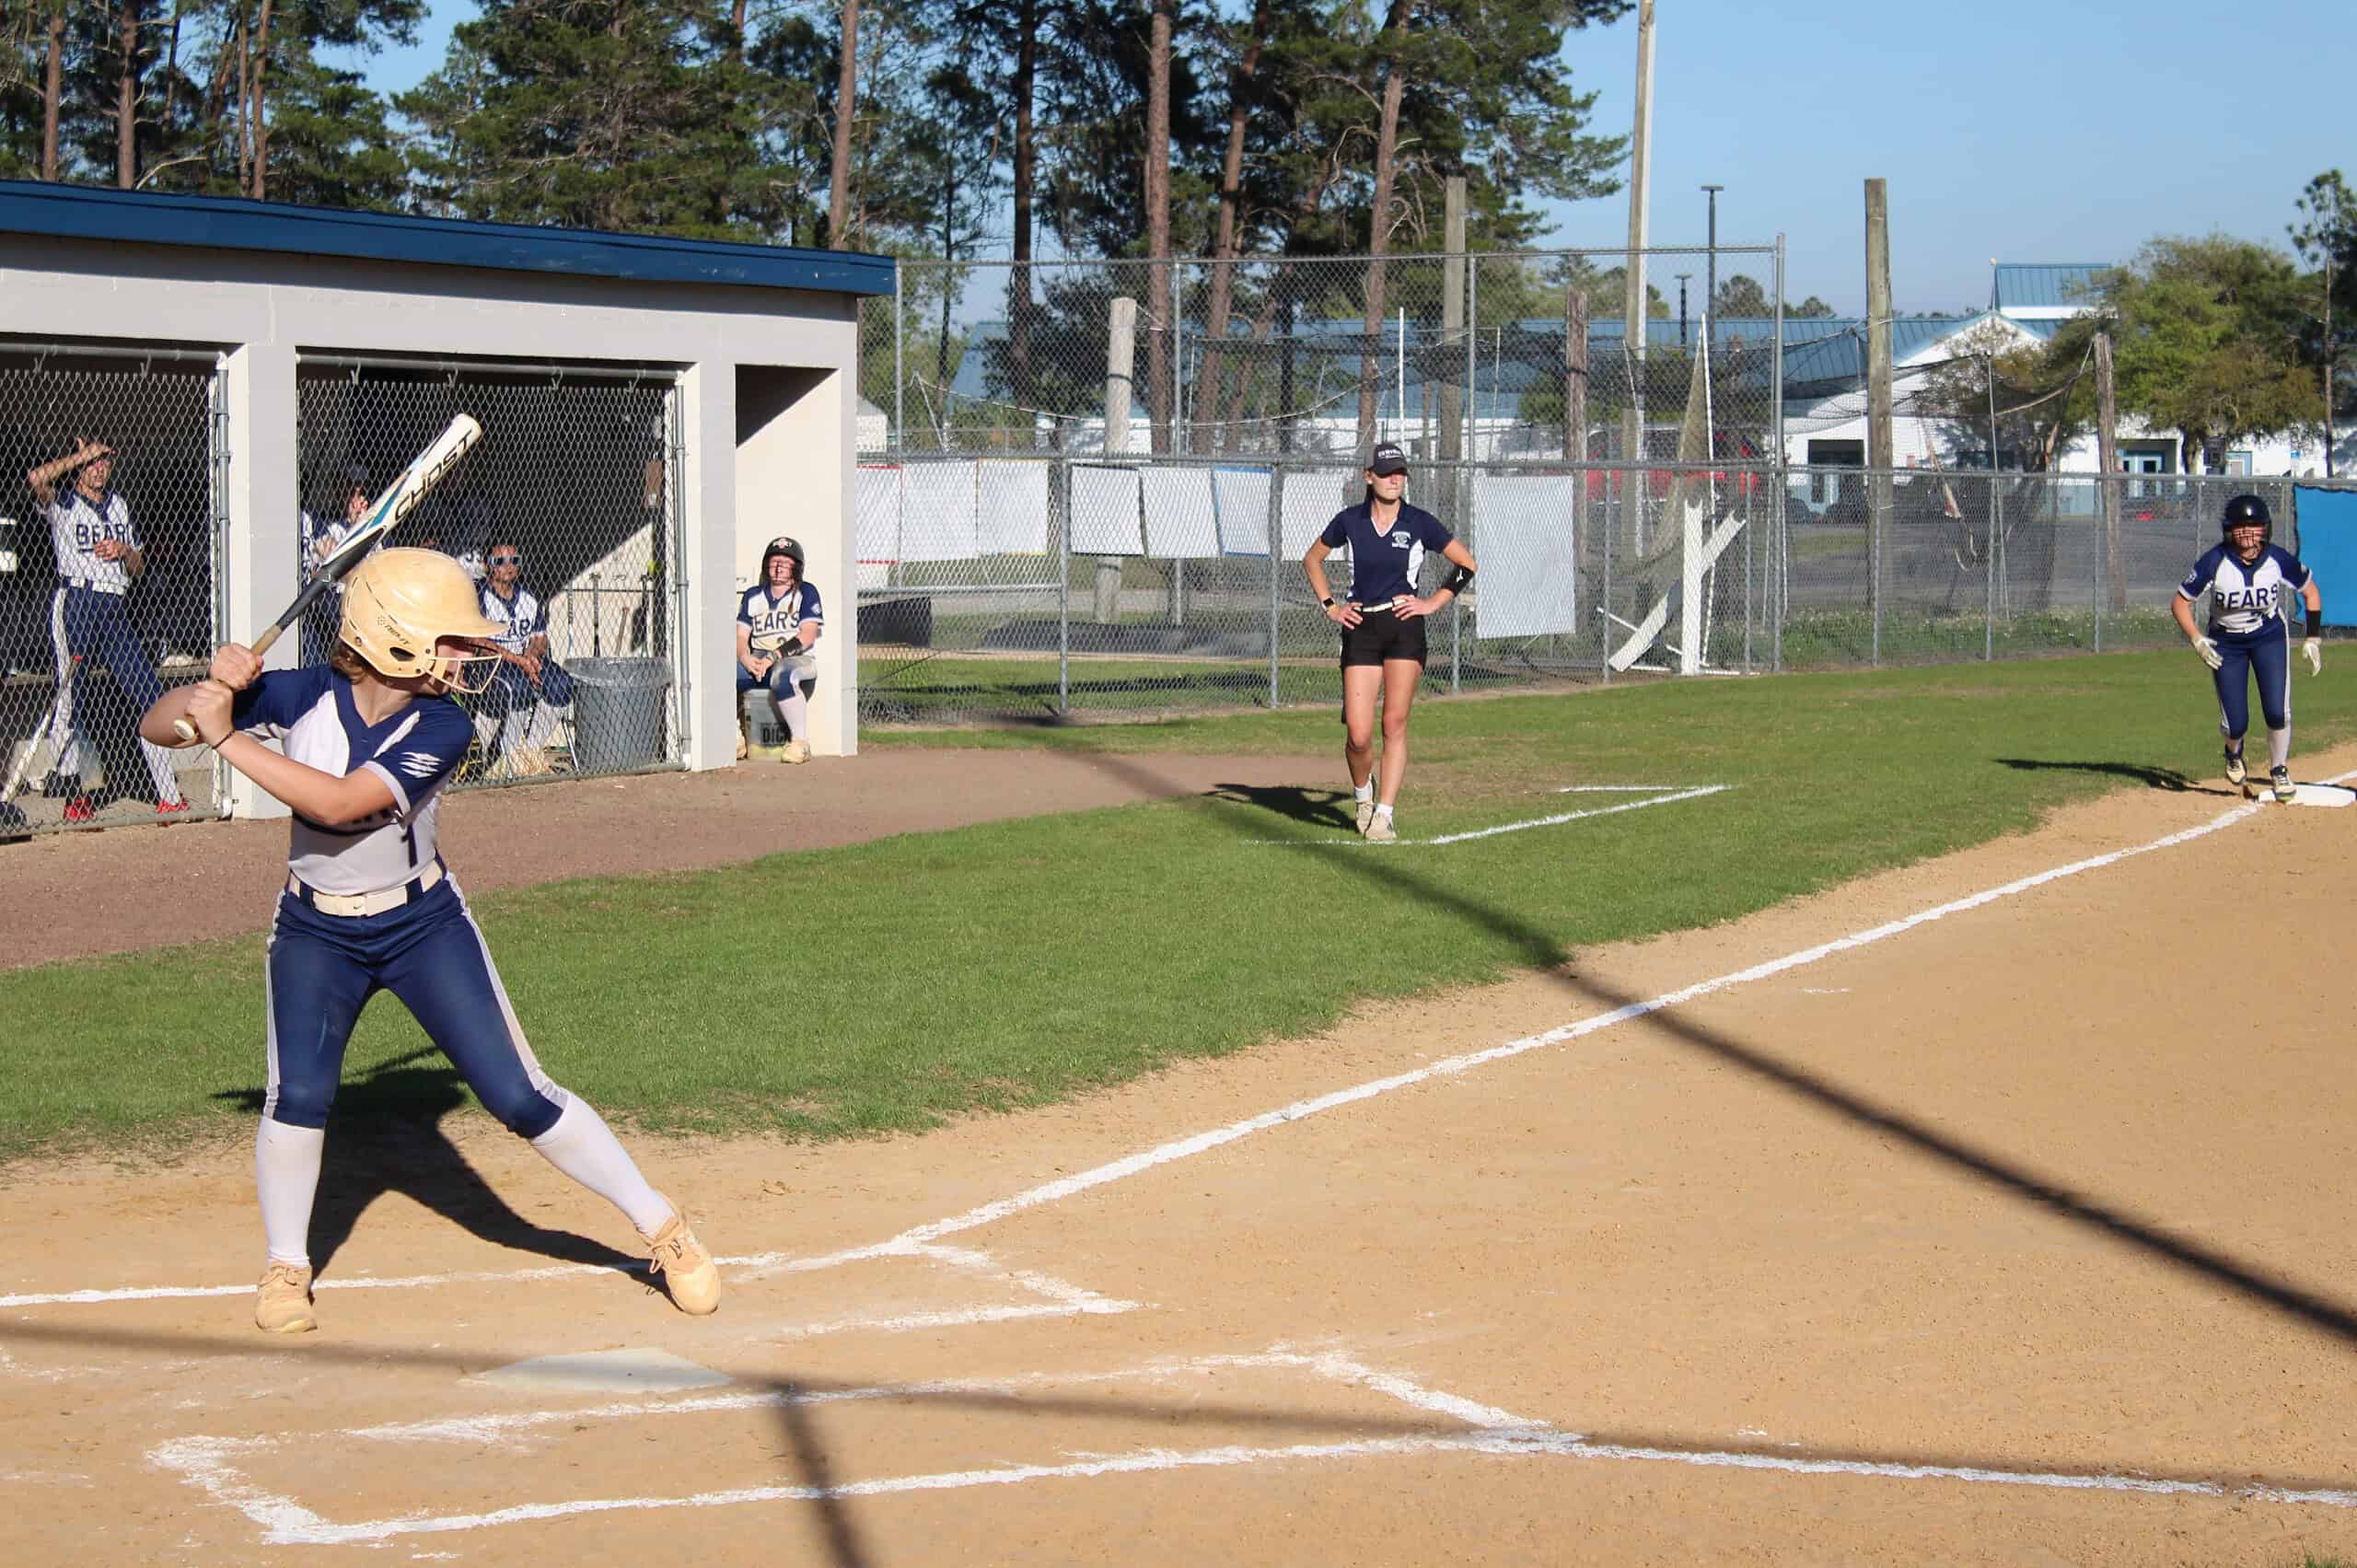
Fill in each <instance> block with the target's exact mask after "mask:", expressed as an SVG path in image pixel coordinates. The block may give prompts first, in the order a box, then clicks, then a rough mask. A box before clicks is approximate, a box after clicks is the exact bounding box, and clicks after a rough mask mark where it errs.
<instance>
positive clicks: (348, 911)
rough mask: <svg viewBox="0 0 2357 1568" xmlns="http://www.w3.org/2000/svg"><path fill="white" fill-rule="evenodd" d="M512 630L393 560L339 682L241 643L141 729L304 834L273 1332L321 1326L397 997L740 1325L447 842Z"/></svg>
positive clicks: (274, 1113) (267, 1185)
mask: <svg viewBox="0 0 2357 1568" xmlns="http://www.w3.org/2000/svg"><path fill="white" fill-rule="evenodd" d="M500 631H501V628H499V627H498V626H496V625H493V623H492V622H491V621H487V620H485V619H484V617H483V615H482V610H480V609H479V608H478V606H477V601H476V598H475V585H474V583H473V581H472V580H471V579H470V578H469V577H468V575H467V574H466V571H465V569H464V568H462V567H461V566H460V565H459V563H457V562H455V561H453V560H451V559H450V558H449V557H448V556H447V555H443V554H440V553H438V552H434V551H429V550H386V551H381V552H378V553H377V554H376V555H374V556H372V557H370V558H369V559H368V560H366V561H365V562H363V563H361V564H360V565H359V566H358V567H356V568H354V571H353V574H352V575H351V576H350V577H349V578H348V579H346V583H345V587H344V595H343V621H342V623H341V625H340V627H339V629H338V633H337V646H336V651H335V654H334V656H333V657H332V658H331V660H330V662H329V663H327V664H325V665H313V666H308V667H306V668H301V669H289V670H270V671H267V672H265V671H264V670H263V669H262V668H261V659H260V658H258V657H256V656H255V655H254V653H253V651H252V650H251V649H250V648H247V647H245V646H242V645H238V644H235V643H232V644H228V645H225V646H223V647H221V648H219V649H216V650H215V653H214V655H213V667H212V673H211V677H210V679H205V680H203V681H199V682H198V683H196V684H195V685H193V686H189V687H183V688H181V689H180V690H179V691H172V692H168V693H167V694H166V695H165V696H164V697H162V698H161V699H160V700H159V701H157V703H155V705H154V706H152V707H150V708H149V709H148V710H147V713H146V716H145V718H143V719H142V720H141V721H140V733H141V734H142V735H143V736H144V737H145V738H146V739H148V740H149V741H152V742H153V743H155V744H156V745H158V746H167V747H169V746H177V745H180V744H181V742H180V739H179V738H178V737H177V736H176V735H175V734H174V733H173V729H172V726H173V723H174V721H175V720H178V719H181V718H186V719H188V720H189V721H190V722H191V723H192V726H194V728H195V731H196V734H197V737H198V739H199V741H201V742H202V743H203V744H204V745H208V746H211V747H212V748H213V749H215V751H217V752H218V753H219V754H220V756H221V759H222V761H226V762H227V763H228V764H229V765H230V766H231V767H233V768H236V769H237V770H238V772H242V773H244V774H245V775H246V776H247V777H248V778H250V779H251V780H253V781H254V783H256V784H260V785H261V787H262V788H264V789H266V790H268V791H269V792H270V793H271V794H272V795H274V796H277V797H278V798H279V799H281V800H283V801H284V802H285V803H286V804H287V806H288V807H291V808H292V809H293V811H294V813H295V821H294V826H293V829H292V849H291V854H290V855H289V864H288V874H287V877H286V884H285V886H284V889H281V890H280V892H279V895H278V914H277V918H276V920H275V922H274V923H273V925H272V927H271V935H270V948H269V958H268V959H267V965H266V970H265V973H266V976H267V980H266V989H265V992H264V995H265V997H266V999H267V1001H266V1008H267V1016H268V1019H269V1036H268V1040H269V1053H270V1069H269V1071H270V1078H269V1089H268V1093H267V1096H266V1098H264V1100H263V1102H262V1117H261V1130H260V1132H258V1134H257V1135H256V1139H255V1148H254V1175H255V1181H256V1185H257V1187H258V1189H259V1191H260V1196H261V1219H262V1231H263V1235H264V1237H265V1238H266V1240H267V1241H268V1243H269V1260H268V1262H267V1264H266V1266H265V1268H264V1270H263V1272H262V1276H261V1294H260V1297H259V1299H258V1300H257V1301H256V1303H255V1306H254V1322H255V1324H256V1325H257V1326H258V1327H260V1328H261V1329H263V1330H268V1331H270V1332H272V1333H299V1332H302V1331H304V1330H308V1329H313V1328H316V1327H318V1318H317V1317H316V1315H315V1314H314V1312H313V1310H312V1302H311V1260H310V1253H309V1232H310V1224H311V1203H312V1199H313V1196H314V1194H315V1193H316V1192H317V1191H318V1188H319V1159H320V1155H321V1152H322V1150H323V1149H324V1147H325V1144H326V1141H327V1132H326V1128H327V1120H328V1108H329V1106H330V1104H331V1103H332V1102H333V1100H334V1098H335V1092H336V1086H337V1083H338V1081H339V1080H340V1079H341V1077H342V1076H343V1051H344V1045H345V1042H346V1041H347V1040H349V1039H350V1038H351V1035H352V1027H353V1024H354V1022H355V1021H356V1020H357V1019H358V1018H359V1016H360V1009H361V1007H362V1006H363V1005H366V1002H367V1001H368V999H369V998H370V997H371V996H374V995H375V994H376V993H377V992H379V991H389V992H391V993H393V994H394V995H395V996H397V997H399V998H400V999H401V1003H402V1005H405V1006H406V1007H408V1008H409V1010H410V1012H411V1013H412V1014H413V1015H415V1016H416V1018H417V1021H418V1022H419V1024H421V1025H422V1026H424V1029H425V1032H426V1034H427V1035H428V1036H429V1037H430V1038H431V1039H432V1040H433V1041H434V1043H435V1045H436V1046H438V1047H439V1048H440V1049H441V1051H442V1052H443V1053H444V1054H445V1055H447V1057H448V1058H449V1059H450V1062H451V1064H452V1065H453V1066H455V1067H457V1068H458V1070H459V1074H461V1075H462V1076H463V1077H464V1078H465V1079H466V1080H467V1084H468V1086H470V1087H471V1088H472V1089H473V1090H474V1091H475V1093H476V1094H477V1095H478V1096H480V1097H481V1098H482V1102H483V1104H484V1105H485V1106H486V1107H488V1108H489V1109H490V1110H491V1112H492V1114H493V1115H494V1116H496V1117H498V1118H499V1120H500V1121H502V1122H504V1123H505V1124H506V1126H507V1128H508V1129H509V1131H511V1132H515V1133H517V1135H519V1136H521V1137H524V1138H528V1139H529V1140H530V1141H531V1144H532V1147H533V1148H535V1149H537V1150H539V1151H540V1154H541V1156H544V1157H545V1158H546V1159H547V1160H548V1162H549V1163H550V1164H551V1165H553V1166H555V1167H557V1168H558V1169H559V1170H561V1171H563V1172H564V1174H565V1175H567V1176H570V1177H571V1178H573V1179H575V1181H578V1182H579V1183H581V1184H582V1185H583V1186H584V1187H586V1188H588V1189H589V1190H590V1191H593V1192H595V1193H597V1194H598V1196H599V1197H601V1198H604V1199H605V1200H606V1201H607V1202H610V1203H612V1204H613V1205H614V1206H615V1207H616V1208H618V1209H620V1210H621V1212H622V1213H623V1214H624V1215H626V1216H627V1217H628V1218H629V1220H630V1222H631V1224H632V1225H635V1226H636V1227H637V1228H638V1231H639V1234H640V1235H641V1236H643V1237H645V1239H646V1243H647V1245H648V1247H649V1248H650V1249H652V1250H653V1253H654V1267H655V1269H656V1272H659V1273H660V1274H661V1275H662V1276H663V1279H664V1283H666V1284H667V1285H668V1287H669V1290H670V1294H671V1299H672V1301H673V1302H674V1303H675V1304H676V1305H678V1306H679V1308H680V1309H681V1310H682V1311H686V1312H691V1313H695V1314H698V1315H701V1314H703V1313H707V1312H710V1311H712V1310H713V1309H714V1308H715V1307H718V1306H719V1305H720V1275H719V1271H718V1270H716V1269H715V1268H714V1266H713V1262H712V1258H711V1255H710V1254H709V1253H707V1252H706V1251H705V1250H704V1249H703V1247H702V1244H701V1243H700V1242H698V1241H697V1240H696V1238H695V1236H694V1234H693V1233H692V1232H691V1231H690V1230H689V1229H688V1222H687V1219H686V1217H685V1216H684V1215H683V1214H680V1213H679V1210H678V1209H677V1208H676V1207H674V1206H673V1205H672V1203H671V1202H670V1201H669V1200H668V1199H667V1198H665V1197H664V1196H663V1195H662V1194H661V1193H659V1192H657V1191H655V1189H654V1188H653V1187H651V1186H649V1185H648V1184H647V1180H646V1178H645V1177H644V1176H643V1175H642V1174H640V1172H639V1168H638V1166H637V1165H636V1163H635V1162H633V1160H632V1159H631V1157H630V1155H629V1154H628V1153H627V1152H626V1151H624V1149H623V1148H622V1145H621V1142H620V1140H618V1139H617V1138H616V1137H615V1136H614V1134H613V1132H612V1130H611V1129H610V1128H609V1127H608V1126H607V1125H606V1122H605V1119H604V1118H602V1117H600V1116H599V1115H598V1112H597V1111H596V1110H595V1109H592V1108H591V1106H590V1105H589V1103H588V1101H586V1100H585V1099H583V1098H580V1097H579V1096H578V1095H575V1094H572V1093H569V1092H567V1091H566V1090H564V1089H563V1088H561V1087H559V1086H557V1085H556V1084H555V1083H554V1082H552V1080H551V1079H550V1078H549V1076H548V1074H546V1073H544V1072H542V1071H541V1069H540V1062H539V1061H538V1060H537V1059H536V1058H535V1057H534V1056H533V1054H532V1048H531V1046H530V1045H529V1044H528V1042H527V1041H526V1040H525V1038H524V1030H523V1027H522V1026H521V1025H520V1024H518V1023H517V1021H516V1014H515V1010H514V1008H513V1007H511V1006H510V1005H509V1003H508V998H507V991H506V988H505V986H503V985H502V984H501V983H500V980H499V971H498V970H497V969H496V968H495V967H494V966H493V963H492V958H491V948H490V947H489V945H488V944H487V943H486V942H485V941H484V939H483V935H482V929H481V928H480V927H479V926H477V925H476V923H475V918H474V914H473V912H471V911H470V910H469V908H468V907H467V901H466V899H465V897H464V896H463V895H461V894H460V893H459V886H458V882H457V880H456V878H454V877H452V876H451V875H450V873H449V869H448V866H447V864H446V863H445V862H444V860H443V859H442V856H441V854H440V853H439V850H438V846H437V844H436V842H435V840H436V827H437V819H438V818H439V815H440V806H441V799H442V790H443V787H444V785H446V784H447V783H448V782H449V779H450V775H451V773H452V772H455V771H456V770H457V768H458V766H459V761H460V760H461V759H462V758H464V757H465V756H466V754H467V743H468V741H469V739H470V737H471V736H472V734H473V730H472V727H471V726H470V723H469V721H468V718H467V714H466V711H465V710H464V709H462V708H460V707H459V704H458V703H455V702H453V701H451V700H450V698H449V696H448V693H449V692H450V691H469V690H480V688H481V682H482V679H484V678H485V677H487V676H488V674H489V672H490V670H491V669H492V668H495V664H496V659H497V645H496V644H495V643H493V642H492V641H491V639H493V638H494V637H496V636H497V635H498V634H499V633H500ZM264 735H267V736H270V737H272V738H274V739H277V740H279V741H281V742H282V743H283V744H284V754H283V755H282V754H281V753H280V752H277V751H273V750H272V749H269V748H268V747H266V746H264V745H263V744H262V743H261V739H260V737H261V736H264Z"/></svg>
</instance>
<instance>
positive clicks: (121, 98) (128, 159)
mask: <svg viewBox="0 0 2357 1568" xmlns="http://www.w3.org/2000/svg"><path fill="white" fill-rule="evenodd" d="M118 25H119V27H120V29H121V32H120V35H119V36H120V38H121V41H122V68H121V69H120V70H118V71H117V72H116V73H115V84H114V183H115V189H116V190H118V191H128V190H130V189H132V187H134V186H135V185H137V184H138V183H139V0H122V11H121V13H120V14H119V20H118Z"/></svg>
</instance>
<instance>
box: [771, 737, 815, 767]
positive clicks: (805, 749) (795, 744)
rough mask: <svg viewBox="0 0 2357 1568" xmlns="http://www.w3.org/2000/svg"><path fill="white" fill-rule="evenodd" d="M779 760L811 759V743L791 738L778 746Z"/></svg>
mask: <svg viewBox="0 0 2357 1568" xmlns="http://www.w3.org/2000/svg"><path fill="white" fill-rule="evenodd" d="M777 760H778V761H781V762H807V761H809V760H810V743H809V742H808V741H807V740H789V741H787V742H786V743H785V744H784V746H781V747H779V748H778V753H777Z"/></svg>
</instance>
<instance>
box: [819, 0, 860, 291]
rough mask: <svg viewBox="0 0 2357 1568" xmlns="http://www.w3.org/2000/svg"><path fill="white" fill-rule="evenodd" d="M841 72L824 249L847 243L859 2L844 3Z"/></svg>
mask: <svg viewBox="0 0 2357 1568" xmlns="http://www.w3.org/2000/svg"><path fill="white" fill-rule="evenodd" d="M842 42H843V59H842V72H841V74H840V75H838V76H837V77H836V82H835V156H834V163H833V168H832V171H831V172H830V174H829V176H828V185H829V187H830V188H829V190H828V192H827V249H828V250H842V249H843V248H844V246H845V245H847V244H848V243H849V242H850V238H851V237H850V236H849V235H848V234H847V233H845V232H844V231H845V229H846V228H847V227H848V226H849V225H850V223H851V123H852V118H853V115H855V114H857V113H858V111H859V0H843V41H842Z"/></svg>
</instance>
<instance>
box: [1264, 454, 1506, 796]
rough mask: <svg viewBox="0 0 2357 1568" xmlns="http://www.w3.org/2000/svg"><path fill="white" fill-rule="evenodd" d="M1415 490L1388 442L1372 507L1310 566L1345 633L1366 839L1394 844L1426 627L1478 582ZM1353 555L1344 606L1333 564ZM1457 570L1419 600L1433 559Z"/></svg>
mask: <svg viewBox="0 0 2357 1568" xmlns="http://www.w3.org/2000/svg"><path fill="white" fill-rule="evenodd" d="M1407 488H1408V454H1407V453H1405V452H1403V451H1401V450H1400V449H1399V447H1396V446H1394V445H1393V444H1392V443H1390V442H1388V441H1386V442H1384V443H1383V444H1381V445H1380V446H1378V447H1376V449H1375V451H1374V452H1373V453H1372V454H1371V455H1370V456H1369V458H1368V459H1367V465H1366V498H1365V499H1364V500H1363V501H1361V502H1360V503H1359V504H1358V505H1355V506H1345V507H1343V508H1342V509H1341V511H1339V512H1337V513H1335V514H1334V520H1333V521H1332V522H1330V523H1328V524H1327V525H1326V531H1325V532H1323V533H1321V534H1319V535H1318V538H1317V540H1316V541H1315V542H1314V543H1312V544H1311V545H1310V547H1309V551H1308V553H1306V555H1304V556H1303V557H1302V558H1301V564H1302V569H1303V570H1304V571H1305V572H1306V573H1307V574H1308V575H1309V591H1310V592H1311V593H1313V594H1315V595H1316V596H1317V597H1318V602H1319V603H1320V604H1322V605H1324V606H1325V609H1326V619H1327V620H1329V621H1332V622H1333V623H1334V624H1335V625H1337V626H1340V627H1341V629H1342V726H1343V730H1344V739H1343V743H1342V761H1344V762H1345V763H1346V764H1348V765H1349V767H1350V770H1351V788H1352V791H1353V793H1354V794H1355V795H1356V796H1358V829H1359V831H1360V832H1362V833H1364V834H1365V835H1366V836H1367V837H1368V838H1370V839H1374V840H1376V841H1377V842H1388V841H1390V840H1393V839H1396V838H1398V837H1399V833H1398V831H1397V830H1394V828H1393V827H1392V822H1391V807H1392V805H1393V803H1394V802H1396V801H1397V800H1398V799H1399V781H1400V780H1401V779H1403V778H1405V777H1406V776H1407V773H1408V709H1409V707H1410V705H1411V703H1414V702H1415V700H1416V686H1417V683H1418V682H1419V681H1421V680H1422V679H1423V675H1424V621H1425V618H1426V617H1428V616H1433V615H1437V614H1438V613H1440V610H1441V608H1442V607H1443V606H1444V605H1446V604H1447V603H1448V602H1449V601H1450V600H1451V599H1454V598H1456V597H1457V595H1458V594H1460V593H1462V592H1464V591H1465V587H1466V586H1467V585H1468V584H1469V583H1471V582H1472V581H1473V569H1474V568H1473V552H1471V551H1469V550H1467V549H1466V548H1465V546H1464V545H1463V544H1461V543H1459V542H1458V541H1457V538H1456V536H1455V535H1453V534H1451V533H1450V532H1449V531H1448V530H1447V529H1446V528H1443V527H1441V523H1440V519H1439V518H1438V517H1434V516H1433V515H1432V514H1431V513H1430V512H1427V511H1425V510H1423V509H1422V507H1420V506H1411V505H1408V503H1407V502H1405V501H1403V500H1401V499H1400V496H1401V495H1402V494H1403V493H1404V492H1405V491H1406V490H1407ZM1344 545H1348V546H1349V547H1350V552H1351V589H1350V597H1349V598H1347V599H1338V598H1335V597H1334V594H1333V590H1332V589H1330V588H1329V587H1327V586H1326V557H1327V556H1328V555H1329V554H1330V553H1332V552H1334V551H1335V550H1336V549H1338V548H1340V547H1341V546H1344ZM1434 551H1436V552H1439V553H1440V554H1442V555H1444V556H1446V558H1447V559H1448V561H1449V563H1450V564H1452V565H1454V566H1455V567H1456V568H1457V570H1456V571H1454V572H1452V573H1450V574H1449V575H1448V579H1447V581H1446V582H1444V583H1443V584H1442V585H1441V586H1440V587H1439V588H1438V589H1437V590H1436V591H1435V592H1434V593H1433V594H1432V595H1430V596H1429V597H1426V598H1419V597H1417V594H1416V575H1417V573H1418V572H1419V571H1420V570H1422V566H1423V563H1424V556H1425V554H1426V552H1434ZM1378 691H1379V692H1381V693H1382V695H1383V772H1382V778H1381V783H1382V791H1381V798H1380V799H1378V798H1377V797H1376V767H1375V699H1376V693H1377V692H1378Z"/></svg>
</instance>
